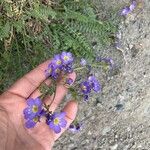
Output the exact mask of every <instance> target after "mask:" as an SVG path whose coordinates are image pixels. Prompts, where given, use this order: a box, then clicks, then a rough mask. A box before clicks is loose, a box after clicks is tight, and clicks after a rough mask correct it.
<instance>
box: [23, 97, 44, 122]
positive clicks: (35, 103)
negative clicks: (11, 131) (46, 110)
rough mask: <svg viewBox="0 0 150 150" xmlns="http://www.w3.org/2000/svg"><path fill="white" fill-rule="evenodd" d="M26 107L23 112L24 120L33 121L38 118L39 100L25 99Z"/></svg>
mask: <svg viewBox="0 0 150 150" xmlns="http://www.w3.org/2000/svg"><path fill="white" fill-rule="evenodd" d="M27 105H28V107H27V108H25V109H24V110H23V113H24V118H25V119H33V118H35V117H36V116H39V115H40V113H41V111H42V101H41V99H40V98H36V99H33V98H29V99H27Z"/></svg>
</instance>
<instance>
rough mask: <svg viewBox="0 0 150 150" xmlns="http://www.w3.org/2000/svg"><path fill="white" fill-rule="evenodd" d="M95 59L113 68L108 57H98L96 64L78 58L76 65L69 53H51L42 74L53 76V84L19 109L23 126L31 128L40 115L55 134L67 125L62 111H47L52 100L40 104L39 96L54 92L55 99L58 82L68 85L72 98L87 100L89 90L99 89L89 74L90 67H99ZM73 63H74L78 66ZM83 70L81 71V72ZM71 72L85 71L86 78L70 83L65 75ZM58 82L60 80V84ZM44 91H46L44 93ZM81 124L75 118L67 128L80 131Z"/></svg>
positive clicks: (95, 90) (98, 85)
mask: <svg viewBox="0 0 150 150" xmlns="http://www.w3.org/2000/svg"><path fill="white" fill-rule="evenodd" d="M99 62H100V64H101V62H105V63H107V65H109V66H110V67H113V65H114V62H113V60H112V59H111V58H100V59H99V60H98V63H97V62H96V64H89V63H87V61H86V60H85V59H83V58H82V59H80V62H79V65H78V64H74V58H73V56H72V54H71V53H70V52H62V53H61V54H57V55H55V56H54V58H53V59H52V60H51V62H50V63H49V65H48V68H47V69H46V71H45V75H46V77H47V78H50V79H53V80H52V82H53V86H54V87H51V88H50V89H49V90H45V93H44V92H43V93H42V94H43V95H42V96H41V98H39V97H38V98H35V99H33V98H29V99H27V108H25V109H24V111H23V113H24V118H25V120H26V123H25V126H26V127H27V128H33V127H35V125H36V124H37V123H38V122H40V120H41V118H45V119H44V120H45V123H46V124H47V125H48V126H49V128H50V129H52V130H53V131H54V132H55V133H60V132H61V129H62V128H65V127H66V125H67V121H66V120H65V116H66V113H65V112H60V113H56V112H54V113H52V111H50V107H51V104H52V103H53V101H52V103H50V104H49V105H46V104H44V103H42V98H44V97H43V96H46V95H47V94H50V95H51V94H54V98H53V100H55V94H56V86H57V85H58V84H61V85H64V86H65V87H66V88H68V90H69V91H70V93H71V95H72V97H73V98H74V99H80V98H79V97H80V96H83V99H84V100H85V101H87V100H88V99H89V97H90V96H91V94H92V91H94V92H96V93H98V92H100V91H101V89H102V88H101V84H100V83H99V81H98V80H97V79H96V77H95V76H94V75H93V74H91V70H92V68H93V66H95V65H98V66H99ZM75 66H78V68H77V67H75ZM84 69H85V71H83V70H84ZM73 71H76V73H77V72H78V71H81V72H82V73H85V74H84V76H85V79H86V80H85V79H84V80H83V79H81V78H80V77H79V78H80V79H79V80H77V82H76V84H74V85H73V82H74V81H73V79H71V78H68V77H67V76H68V74H70V73H72V72H73ZM77 75H78V74H77ZM81 77H82V76H81ZM58 81H63V84H62V82H58ZM47 88H48V87H47ZM47 88H46V89H47ZM48 91H49V93H47V92H48ZM78 96H79V97H78ZM81 126H82V124H81V123H79V122H77V121H76V122H75V123H74V124H71V125H70V127H69V130H70V131H72V132H77V131H80V129H81Z"/></svg>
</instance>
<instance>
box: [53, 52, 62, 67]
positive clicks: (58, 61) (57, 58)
mask: <svg viewBox="0 0 150 150" xmlns="http://www.w3.org/2000/svg"><path fill="white" fill-rule="evenodd" d="M52 64H53V66H54V68H58V67H61V66H62V60H61V56H60V54H58V55H55V56H54V58H53V60H52Z"/></svg>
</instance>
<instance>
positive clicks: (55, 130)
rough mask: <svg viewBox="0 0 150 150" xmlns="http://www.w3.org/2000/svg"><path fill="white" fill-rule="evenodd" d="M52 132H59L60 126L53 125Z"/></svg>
mask: <svg viewBox="0 0 150 150" xmlns="http://www.w3.org/2000/svg"><path fill="white" fill-rule="evenodd" d="M53 129H54V132H55V133H60V132H61V128H60V126H54V128H53Z"/></svg>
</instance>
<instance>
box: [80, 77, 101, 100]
mask: <svg viewBox="0 0 150 150" xmlns="http://www.w3.org/2000/svg"><path fill="white" fill-rule="evenodd" d="M80 88H81V91H82V94H83V95H84V100H85V101H87V100H88V98H89V94H90V92H91V90H92V89H93V90H94V91H95V92H96V93H97V92H100V91H101V85H100V83H99V82H98V80H97V79H96V78H95V76H93V75H91V76H89V77H88V79H87V80H86V81H83V82H82V83H81V84H80Z"/></svg>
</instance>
